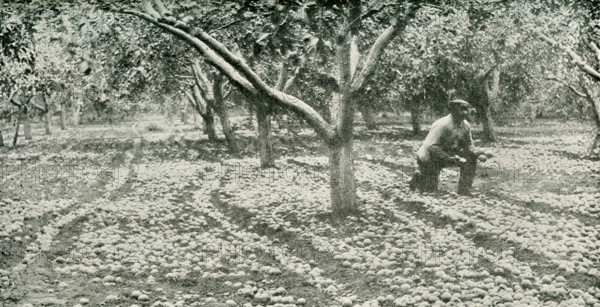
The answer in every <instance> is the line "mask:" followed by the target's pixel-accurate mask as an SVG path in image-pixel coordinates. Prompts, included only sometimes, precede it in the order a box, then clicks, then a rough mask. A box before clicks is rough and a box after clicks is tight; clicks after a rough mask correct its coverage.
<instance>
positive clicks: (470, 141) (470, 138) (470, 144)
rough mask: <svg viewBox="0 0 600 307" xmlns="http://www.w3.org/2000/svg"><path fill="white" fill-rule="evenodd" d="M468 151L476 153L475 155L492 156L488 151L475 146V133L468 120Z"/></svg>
mask: <svg viewBox="0 0 600 307" xmlns="http://www.w3.org/2000/svg"><path fill="white" fill-rule="evenodd" d="M466 127H467V152H469V153H470V154H472V155H474V156H475V157H479V156H480V155H486V156H489V157H491V156H492V155H491V154H488V153H486V152H485V151H484V150H482V149H480V148H477V147H475V145H474V144H473V135H472V134H471V125H470V124H469V123H468V122H467V123H466Z"/></svg>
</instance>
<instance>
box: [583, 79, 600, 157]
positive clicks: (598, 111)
mask: <svg viewBox="0 0 600 307" xmlns="http://www.w3.org/2000/svg"><path fill="white" fill-rule="evenodd" d="M583 89H584V91H585V94H586V100H587V101H588V102H589V103H590V104H591V106H592V118H593V119H594V123H596V135H595V136H594V139H593V140H592V144H591V145H590V148H589V149H588V153H587V154H588V156H596V155H600V101H598V99H597V98H596V97H595V96H594V95H593V93H592V91H591V90H590V89H589V88H588V87H587V86H586V85H583Z"/></svg>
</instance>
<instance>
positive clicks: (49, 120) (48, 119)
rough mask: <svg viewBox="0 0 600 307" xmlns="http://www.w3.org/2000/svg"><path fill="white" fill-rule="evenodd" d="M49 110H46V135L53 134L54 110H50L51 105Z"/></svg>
mask: <svg viewBox="0 0 600 307" xmlns="http://www.w3.org/2000/svg"><path fill="white" fill-rule="evenodd" d="M47 110H48V111H47V112H46V114H45V115H46V116H45V117H46V124H45V128H46V135H51V134H52V112H51V111H50V107H49V106H48V109H47Z"/></svg>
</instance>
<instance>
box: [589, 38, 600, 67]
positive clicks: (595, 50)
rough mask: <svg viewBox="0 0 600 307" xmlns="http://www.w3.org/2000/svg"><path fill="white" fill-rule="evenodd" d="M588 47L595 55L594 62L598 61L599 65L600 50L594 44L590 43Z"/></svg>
mask: <svg viewBox="0 0 600 307" xmlns="http://www.w3.org/2000/svg"><path fill="white" fill-rule="evenodd" d="M590 47H591V48H592V50H594V54H595V55H596V61H598V65H600V48H598V45H596V43H594V42H590Z"/></svg>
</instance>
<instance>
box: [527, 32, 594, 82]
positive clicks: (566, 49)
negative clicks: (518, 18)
mask: <svg viewBox="0 0 600 307" xmlns="http://www.w3.org/2000/svg"><path fill="white" fill-rule="evenodd" d="M534 33H535V34H536V35H537V36H538V37H539V38H540V39H542V40H543V41H545V42H546V43H548V44H550V45H551V46H553V47H558V48H559V49H560V50H562V51H564V52H565V53H566V54H568V55H569V56H570V57H571V59H572V60H573V63H575V65H577V67H579V70H581V71H583V72H584V73H586V74H588V75H589V76H590V77H592V78H594V79H595V80H596V81H600V72H598V71H597V70H595V69H594V68H593V67H591V66H590V65H588V64H587V63H585V62H584V61H583V59H582V58H581V57H580V56H579V55H578V54H577V53H575V51H573V50H572V49H571V48H569V47H567V46H564V45H562V44H559V43H558V42H557V41H555V40H553V39H551V38H550V37H548V36H546V35H544V34H542V33H539V32H534Z"/></svg>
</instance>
